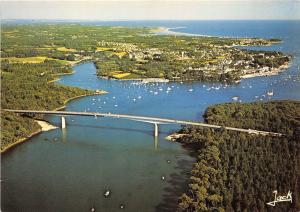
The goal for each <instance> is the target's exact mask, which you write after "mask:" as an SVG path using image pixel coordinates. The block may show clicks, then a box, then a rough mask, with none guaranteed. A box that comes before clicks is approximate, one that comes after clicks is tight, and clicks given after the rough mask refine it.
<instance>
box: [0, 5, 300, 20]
mask: <svg viewBox="0 0 300 212" xmlns="http://www.w3.org/2000/svg"><path fill="white" fill-rule="evenodd" d="M0 4H1V18H2V19H73V20H74V19H76V20H81V19H88V20H157V19H159V20H178V19H179V20H186V19H199V20H207V19H209V20H211V19H297V20H300V0H277V1H272V0H254V1H251V0H237V1H232V0H219V1H217V0H189V1H178V0H177V1H171V0H152V1H141V0H140V1H137V0H135V1H127V0H119V1H116V0H114V1H96V0H89V1H41V0H40V1H24V0H23V1H1V3H0Z"/></svg>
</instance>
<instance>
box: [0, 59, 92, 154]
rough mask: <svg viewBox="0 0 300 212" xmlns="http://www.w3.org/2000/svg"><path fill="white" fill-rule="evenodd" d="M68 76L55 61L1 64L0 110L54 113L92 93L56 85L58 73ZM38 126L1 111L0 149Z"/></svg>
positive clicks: (33, 130)
mask: <svg viewBox="0 0 300 212" xmlns="http://www.w3.org/2000/svg"><path fill="white" fill-rule="evenodd" d="M67 73H71V69H70V67H68V66H63V65H62V64H61V63H59V62H57V61H52V60H48V61H45V62H43V63H38V64H35V63H34V64H30V63H25V64H21V63H8V62H6V61H3V62H2V64H1V108H9V109H30V110H34V109H36V110H54V109H56V108H58V107H61V106H63V105H64V104H65V101H66V100H68V99H70V98H73V97H75V96H79V95H84V94H91V93H93V91H88V90H83V89H80V88H74V87H68V86H62V85H58V84H55V83H53V82H51V81H53V80H55V79H57V77H58V75H59V74H67ZM39 129H40V127H39V125H38V124H37V123H36V122H35V121H34V120H33V119H30V118H28V117H24V116H21V115H17V114H14V113H10V112H3V111H2V112H1V150H3V149H5V148H6V147H7V146H8V145H10V144H12V143H14V142H17V141H18V140H19V139H21V138H26V137H28V136H30V135H31V134H32V133H34V132H36V131H37V130H39Z"/></svg>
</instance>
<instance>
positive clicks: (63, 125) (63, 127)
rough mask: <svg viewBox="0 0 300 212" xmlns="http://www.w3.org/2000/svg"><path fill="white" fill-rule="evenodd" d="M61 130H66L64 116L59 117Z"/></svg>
mask: <svg viewBox="0 0 300 212" xmlns="http://www.w3.org/2000/svg"><path fill="white" fill-rule="evenodd" d="M61 128H62V129H65V128H66V119H65V117H64V116H62V117H61Z"/></svg>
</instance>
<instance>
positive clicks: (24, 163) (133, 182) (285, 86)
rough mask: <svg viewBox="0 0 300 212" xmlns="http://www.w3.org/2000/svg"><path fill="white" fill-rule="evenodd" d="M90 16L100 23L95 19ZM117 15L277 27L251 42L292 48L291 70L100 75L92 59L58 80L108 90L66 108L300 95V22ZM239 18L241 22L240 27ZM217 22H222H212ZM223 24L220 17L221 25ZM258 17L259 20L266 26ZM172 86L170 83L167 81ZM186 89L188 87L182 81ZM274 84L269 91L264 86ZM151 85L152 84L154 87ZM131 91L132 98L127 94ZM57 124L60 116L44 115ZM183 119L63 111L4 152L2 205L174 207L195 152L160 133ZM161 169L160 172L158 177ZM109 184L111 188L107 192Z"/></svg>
mask: <svg viewBox="0 0 300 212" xmlns="http://www.w3.org/2000/svg"><path fill="white" fill-rule="evenodd" d="M94 24H97V25H99V24H101V23H100V22H99V23H98V22H97V23H94ZM110 24H115V25H129V26H131V25H134V26H162V25H163V26H167V27H177V26H178V27H182V26H185V27H186V28H180V29H176V31H180V32H187V33H193V34H209V35H218V36H237V37H246V36H248V37H266V38H270V37H275V38H277V37H278V38H281V39H283V43H281V44H279V45H275V46H272V47H263V48H262V47H259V48H258V47H254V49H267V50H280V51H284V52H286V53H288V54H291V55H293V63H292V64H291V67H290V68H289V69H288V71H286V72H284V73H282V74H280V75H278V76H271V77H260V78H252V79H247V80H242V82H241V83H240V84H236V85H228V86H226V85H224V84H218V83H214V84H213V83H182V84H181V83H160V84H139V83H137V82H135V81H124V82H120V81H113V80H104V79H98V78H97V77H96V75H95V72H96V70H95V67H94V65H93V64H92V63H86V64H81V65H78V66H76V67H74V70H75V71H76V72H75V74H73V75H68V76H64V77H62V78H61V80H60V81H59V82H58V83H62V84H65V85H71V86H78V87H82V88H88V89H103V90H106V91H108V92H109V94H107V95H101V96H90V97H84V98H81V99H78V100H75V101H72V102H70V103H69V104H68V105H67V108H66V110H69V111H99V112H111V113H125V114H136V115H146V116H157V117H165V118H177V119H184V120H196V121H200V120H202V117H201V116H202V114H203V112H204V111H205V109H206V108H207V106H209V105H212V104H216V103H222V102H230V101H232V97H233V96H239V97H240V99H241V100H242V101H243V102H249V101H260V99H261V100H262V101H268V100H272V99H298V100H300V82H299V71H298V68H297V67H298V66H299V65H300V61H299V56H300V49H299V46H300V41H299V37H300V32H299V31H300V25H299V22H280V21H277V22H265V23H261V22H256V21H253V22H246V23H245V22H244V23H241V22H210V23H209V22H184V21H181V22H116V23H112V22H110ZM245 24H248V27H247V30H245ZM218 26H219V28H218ZM221 26H222V27H221ZM263 26H264V27H263ZM168 88H169V90H170V89H171V90H170V91H169V92H167V89H168ZM190 89H192V90H193V91H189V90H190ZM270 90H273V91H274V96H273V97H272V98H269V97H266V92H267V91H270ZM156 92H157V94H156ZM134 99H136V101H134ZM48 119H49V121H51V122H52V123H54V124H56V125H59V124H60V120H59V118H57V117H52V116H50V117H48ZM179 127H180V126H173V125H163V126H160V135H159V138H158V139H157V140H155V139H154V137H153V126H152V125H151V124H145V123H137V122H132V121H126V120H114V119H109V118H98V119H95V118H91V117H67V129H65V130H61V129H57V130H53V131H50V132H44V133H42V134H39V135H37V136H35V137H33V138H31V139H30V140H29V141H28V142H26V143H24V144H22V145H18V146H17V147H16V148H14V149H12V150H11V151H9V152H7V153H6V154H4V155H3V156H2V180H3V181H2V192H3V193H2V209H3V211H89V210H90V208H91V207H92V206H94V207H95V208H96V209H97V211H119V210H121V209H120V206H121V205H124V206H125V208H124V209H123V210H124V211H173V208H174V207H175V205H176V198H177V197H178V196H179V195H180V194H181V193H182V192H183V191H184V189H185V187H184V183H186V179H185V178H186V174H188V173H189V170H190V169H191V166H192V163H193V161H194V159H193V157H191V156H190V155H189V153H188V151H186V150H185V149H183V148H182V147H181V146H180V145H179V144H177V143H173V142H169V141H166V140H165V139H164V137H165V136H166V135H168V134H169V133H170V132H172V131H174V130H177V129H179ZM162 176H164V177H165V180H162V179H161V177H162ZM106 189H110V190H111V195H110V197H109V198H104V196H103V193H104V192H105V190H106Z"/></svg>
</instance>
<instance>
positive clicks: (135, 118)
mask: <svg viewBox="0 0 300 212" xmlns="http://www.w3.org/2000/svg"><path fill="white" fill-rule="evenodd" d="M3 111H7V112H14V113H23V114H26V113H27V114H44V115H59V116H94V117H97V116H99V117H110V118H121V119H128V120H133V121H140V122H147V123H153V124H180V125H192V126H201V127H208V128H213V129H220V128H223V129H226V130H231V131H237V132H245V133H249V134H259V135H270V136H283V135H284V134H282V133H276V132H269V131H262V130H255V129H243V128H236V127H227V126H220V125H214V124H206V123H202V122H193V121H184V120H176V119H166V118H157V117H149V116H136V115H127V114H113V113H98V112H76V111H39V110H13V109H3Z"/></svg>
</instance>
